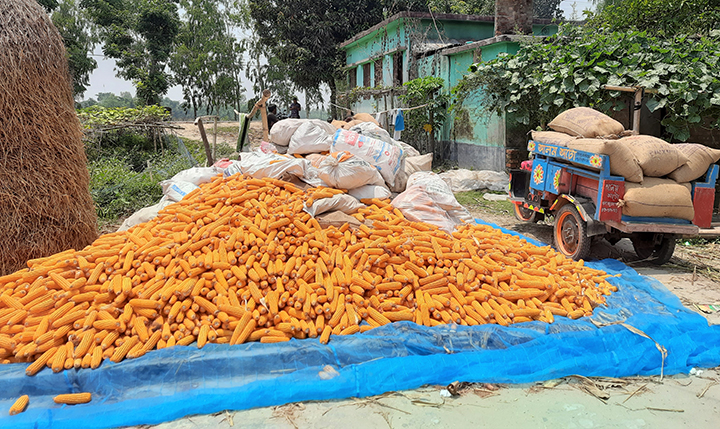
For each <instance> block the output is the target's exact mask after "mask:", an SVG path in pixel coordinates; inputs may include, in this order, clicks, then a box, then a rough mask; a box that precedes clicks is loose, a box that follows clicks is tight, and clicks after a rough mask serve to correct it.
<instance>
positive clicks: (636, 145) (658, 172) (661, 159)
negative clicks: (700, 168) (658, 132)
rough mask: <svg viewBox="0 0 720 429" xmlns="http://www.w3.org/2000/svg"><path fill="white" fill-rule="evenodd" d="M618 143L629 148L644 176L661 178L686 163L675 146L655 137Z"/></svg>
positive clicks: (643, 137)
mask: <svg viewBox="0 0 720 429" xmlns="http://www.w3.org/2000/svg"><path fill="white" fill-rule="evenodd" d="M619 141H620V142H621V143H622V144H624V145H627V147H629V148H630V151H632V153H633V155H635V158H636V159H637V161H638V164H639V165H640V168H642V171H643V175H645V176H650V177H662V176H665V175H668V174H670V173H672V172H673V171H674V170H676V169H677V168H680V167H681V166H683V165H685V164H686V163H687V162H688V158H687V156H685V155H684V154H683V153H682V152H680V151H679V150H677V148H676V147H675V145H672V144H670V143H668V142H666V141H664V140H661V139H659V138H657V137H653V136H630V137H623V138H621V139H620V140H619Z"/></svg>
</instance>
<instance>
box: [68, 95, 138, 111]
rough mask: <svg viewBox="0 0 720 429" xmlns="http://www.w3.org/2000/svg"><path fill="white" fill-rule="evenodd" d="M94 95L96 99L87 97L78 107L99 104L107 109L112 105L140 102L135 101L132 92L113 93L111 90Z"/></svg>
mask: <svg viewBox="0 0 720 429" xmlns="http://www.w3.org/2000/svg"><path fill="white" fill-rule="evenodd" d="M96 97H97V100H96V99H94V98H89V99H87V100H83V101H81V102H80V108H83V109H84V108H86V107H90V106H100V107H104V108H106V109H109V108H112V107H135V105H136V104H140V103H136V102H135V99H134V98H133V96H132V94H130V93H129V92H126V91H123V92H121V93H120V95H115V94H113V93H112V92H98V93H97V95H96Z"/></svg>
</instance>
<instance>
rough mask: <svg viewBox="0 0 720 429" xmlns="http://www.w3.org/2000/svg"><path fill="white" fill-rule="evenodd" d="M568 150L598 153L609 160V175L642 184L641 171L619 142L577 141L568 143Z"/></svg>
mask: <svg viewBox="0 0 720 429" xmlns="http://www.w3.org/2000/svg"><path fill="white" fill-rule="evenodd" d="M568 147H569V148H570V149H575V150H582V151H585V152H592V153H599V154H602V155H607V156H608V157H609V158H610V173H611V174H612V175H614V176H622V177H624V178H625V179H626V180H629V181H631V182H638V183H640V182H642V180H643V171H642V169H641V168H640V166H639V165H638V162H637V160H636V159H635V156H634V155H633V153H632V152H631V151H630V148H629V147H627V146H626V145H624V144H621V143H620V141H619V140H602V139H577V140H571V141H569V142H568Z"/></svg>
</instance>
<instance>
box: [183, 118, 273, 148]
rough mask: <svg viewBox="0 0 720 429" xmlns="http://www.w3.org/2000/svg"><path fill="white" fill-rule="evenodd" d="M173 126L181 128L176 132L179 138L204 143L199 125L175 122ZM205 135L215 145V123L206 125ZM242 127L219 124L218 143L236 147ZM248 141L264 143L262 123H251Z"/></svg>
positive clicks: (251, 143)
mask: <svg viewBox="0 0 720 429" xmlns="http://www.w3.org/2000/svg"><path fill="white" fill-rule="evenodd" d="M173 125H176V126H178V127H180V129H177V130H175V132H176V133H177V135H178V136H180V137H184V138H187V139H190V140H197V141H202V138H201V137H200V130H199V129H198V127H197V125H195V123H193V122H189V121H188V122H174V123H173ZM204 125H205V134H206V135H207V138H208V142H209V143H210V144H211V145H212V143H213V123H212V122H210V123H204ZM239 128H240V125H239V124H238V122H235V121H233V122H227V121H223V122H218V133H217V143H218V144H226V145H231V146H235V145H236V144H237V136H238V131H239ZM248 140H249V142H250V145H251V146H252V145H259V144H260V142H261V141H262V123H261V122H260V121H252V122H250V132H249V134H248Z"/></svg>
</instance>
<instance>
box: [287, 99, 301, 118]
mask: <svg viewBox="0 0 720 429" xmlns="http://www.w3.org/2000/svg"><path fill="white" fill-rule="evenodd" d="M289 110H290V117H291V118H294V119H300V110H302V107H300V103H298V99H297V97H293V102H292V104H291V105H290V109H289Z"/></svg>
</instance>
